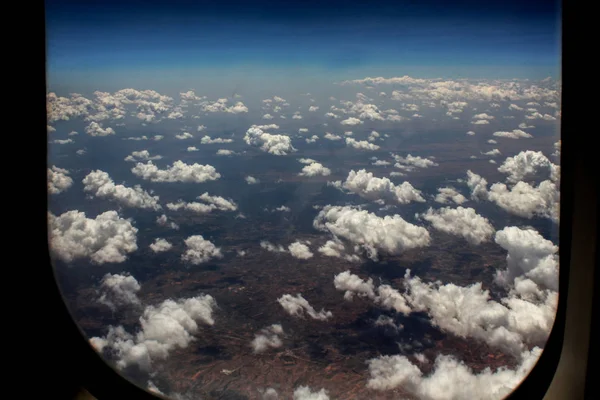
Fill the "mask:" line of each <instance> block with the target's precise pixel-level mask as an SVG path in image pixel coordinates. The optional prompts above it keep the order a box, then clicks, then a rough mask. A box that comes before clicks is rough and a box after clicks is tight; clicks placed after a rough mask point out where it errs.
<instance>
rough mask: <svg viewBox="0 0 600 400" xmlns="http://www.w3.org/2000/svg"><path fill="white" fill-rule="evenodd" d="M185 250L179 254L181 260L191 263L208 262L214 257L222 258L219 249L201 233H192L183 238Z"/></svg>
mask: <svg viewBox="0 0 600 400" xmlns="http://www.w3.org/2000/svg"><path fill="white" fill-rule="evenodd" d="M185 245H186V246H187V250H186V251H185V253H183V255H182V256H181V260H182V261H184V262H188V263H190V264H193V265H198V264H202V263H205V262H208V261H210V260H212V259H214V258H223V255H222V254H221V249H220V248H218V247H216V246H215V245H214V244H213V243H212V242H211V241H209V240H206V239H204V238H203V237H202V235H193V236H190V237H188V238H187V239H185Z"/></svg>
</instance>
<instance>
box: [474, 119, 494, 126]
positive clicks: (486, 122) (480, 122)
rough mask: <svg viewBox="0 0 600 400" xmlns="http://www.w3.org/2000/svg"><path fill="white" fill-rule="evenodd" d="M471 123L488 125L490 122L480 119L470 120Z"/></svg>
mask: <svg viewBox="0 0 600 400" xmlns="http://www.w3.org/2000/svg"><path fill="white" fill-rule="evenodd" d="M471 123H472V124H473V125H488V124H489V123H490V122H489V121H488V120H487V119H480V120H477V121H473V122H471Z"/></svg>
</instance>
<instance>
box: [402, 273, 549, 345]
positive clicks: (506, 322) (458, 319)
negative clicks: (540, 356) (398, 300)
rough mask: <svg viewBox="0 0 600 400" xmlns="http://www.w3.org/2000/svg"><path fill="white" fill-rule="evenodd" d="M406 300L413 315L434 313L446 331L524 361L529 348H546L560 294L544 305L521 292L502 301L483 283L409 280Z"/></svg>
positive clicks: (546, 296) (545, 297) (435, 320)
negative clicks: (484, 288)
mask: <svg viewBox="0 0 600 400" xmlns="http://www.w3.org/2000/svg"><path fill="white" fill-rule="evenodd" d="M405 286H406V288H407V294H406V295H405V296H406V299H407V300H408V302H409V304H410V305H411V306H412V308H413V311H424V312H428V314H429V316H430V318H431V321H432V323H433V324H434V325H436V326H438V327H439V328H440V329H442V330H444V331H446V332H451V333H453V334H455V335H457V336H460V337H471V338H475V339H478V340H481V341H484V342H485V343H487V344H488V345H490V346H492V347H496V348H500V349H501V350H502V351H504V352H507V353H509V354H512V355H515V356H518V355H519V354H520V353H521V352H523V351H524V350H526V349H527V347H528V346H543V345H544V343H545V341H546V339H547V337H548V334H549V333H550V329H551V328H552V324H553V322H554V316H555V313H556V305H557V300H558V297H557V293H556V292H550V291H547V292H546V293H545V294H543V295H542V296H541V299H540V301H538V299H535V300H534V301H528V300H529V299H525V298H522V297H520V296H518V295H517V294H516V293H515V292H511V293H509V297H507V298H503V299H501V302H496V301H494V300H491V299H490V296H489V291H488V290H483V289H482V286H481V283H480V282H478V283H474V284H472V285H470V286H466V287H462V286H457V285H455V284H452V283H448V284H445V285H442V284H441V283H440V282H436V283H424V282H422V281H421V279H420V278H418V277H412V278H411V277H410V270H407V272H406V275H405Z"/></svg>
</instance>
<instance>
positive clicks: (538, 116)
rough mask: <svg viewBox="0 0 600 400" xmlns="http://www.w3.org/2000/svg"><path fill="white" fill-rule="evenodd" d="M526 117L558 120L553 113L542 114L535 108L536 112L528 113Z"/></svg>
mask: <svg viewBox="0 0 600 400" xmlns="http://www.w3.org/2000/svg"><path fill="white" fill-rule="evenodd" d="M525 118H527V119H544V120H546V121H556V118H555V117H553V116H552V115H550V114H543V115H542V114H540V113H539V112H537V111H535V110H534V112H533V113H532V114H530V115H526V116H525Z"/></svg>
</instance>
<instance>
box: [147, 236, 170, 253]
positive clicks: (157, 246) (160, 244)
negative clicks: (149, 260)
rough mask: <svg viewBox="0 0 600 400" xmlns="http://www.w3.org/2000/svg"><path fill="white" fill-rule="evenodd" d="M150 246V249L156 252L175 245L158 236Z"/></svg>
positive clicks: (166, 249)
mask: <svg viewBox="0 0 600 400" xmlns="http://www.w3.org/2000/svg"><path fill="white" fill-rule="evenodd" d="M149 247H150V250H152V251H153V252H155V253H162V252H164V251H169V250H171V248H172V247H173V245H172V244H171V243H169V242H168V241H167V240H166V239H159V238H156V239H154V243H152V244H151V245H150V246H149Z"/></svg>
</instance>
